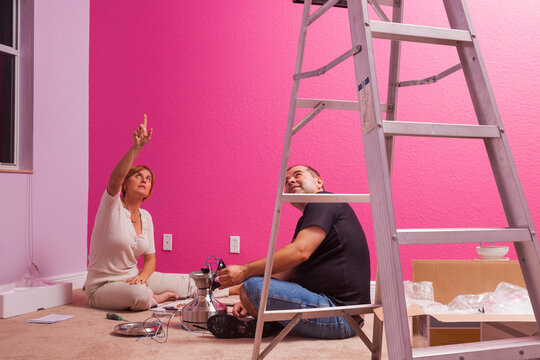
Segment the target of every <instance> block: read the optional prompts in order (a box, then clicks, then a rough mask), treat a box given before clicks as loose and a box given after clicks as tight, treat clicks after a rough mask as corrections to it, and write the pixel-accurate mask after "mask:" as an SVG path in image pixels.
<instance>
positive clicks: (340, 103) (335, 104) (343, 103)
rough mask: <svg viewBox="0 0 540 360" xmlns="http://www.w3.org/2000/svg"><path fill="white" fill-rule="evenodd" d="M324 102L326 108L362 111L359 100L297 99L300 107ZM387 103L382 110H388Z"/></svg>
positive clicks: (311, 106)
mask: <svg viewBox="0 0 540 360" xmlns="http://www.w3.org/2000/svg"><path fill="white" fill-rule="evenodd" d="M321 102H322V103H324V107H325V108H326V109H334V110H352V111H360V105H359V104H358V101H349V100H328V99H301V98H299V99H296V107H298V108H314V107H315V106H317V105H318V104H319V103H321ZM386 109H387V106H386V104H381V112H386Z"/></svg>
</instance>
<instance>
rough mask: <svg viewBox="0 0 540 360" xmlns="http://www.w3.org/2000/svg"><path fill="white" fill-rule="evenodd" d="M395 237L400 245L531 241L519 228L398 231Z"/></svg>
mask: <svg viewBox="0 0 540 360" xmlns="http://www.w3.org/2000/svg"><path fill="white" fill-rule="evenodd" d="M397 235H398V236H397V238H398V242H399V244H400V245H412V244H459V243H480V242H493V243H495V242H521V241H531V240H532V237H531V233H530V232H529V229H521V228H463V229H398V230H397Z"/></svg>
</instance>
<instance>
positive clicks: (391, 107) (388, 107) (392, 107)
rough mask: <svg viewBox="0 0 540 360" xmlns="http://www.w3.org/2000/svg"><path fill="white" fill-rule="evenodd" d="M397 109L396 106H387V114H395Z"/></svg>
mask: <svg viewBox="0 0 540 360" xmlns="http://www.w3.org/2000/svg"><path fill="white" fill-rule="evenodd" d="M395 108H396V107H395V105H394V104H386V113H387V114H393V113H394V109H395Z"/></svg>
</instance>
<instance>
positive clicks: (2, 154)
mask: <svg viewBox="0 0 540 360" xmlns="http://www.w3.org/2000/svg"><path fill="white" fill-rule="evenodd" d="M33 28H34V26H33V1H28V0H24V1H22V2H21V3H20V0H0V171H10V170H13V171H27V170H31V169H32V156H31V155H32V108H33V106H32V105H33V96H32V92H33V85H32V84H33V81H32V74H33V36H32V34H33ZM21 29H24V30H23V31H21Z"/></svg>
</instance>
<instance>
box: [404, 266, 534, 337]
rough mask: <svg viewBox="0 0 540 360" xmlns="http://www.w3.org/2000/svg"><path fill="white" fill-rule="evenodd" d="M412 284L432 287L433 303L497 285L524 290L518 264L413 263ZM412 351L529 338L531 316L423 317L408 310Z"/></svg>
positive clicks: (532, 327) (422, 314) (487, 290)
mask: <svg viewBox="0 0 540 360" xmlns="http://www.w3.org/2000/svg"><path fill="white" fill-rule="evenodd" d="M412 268H413V281H414V282H420V281H430V282H432V283H433V290H434V298H435V301H436V302H439V303H442V304H448V303H449V302H450V301H452V300H453V299H454V298H455V297H456V296H458V295H463V294H480V293H483V292H492V291H495V289H496V288H497V285H498V284H499V283H500V282H503V281H504V282H508V283H511V284H514V285H517V286H520V287H525V281H524V280H523V275H522V273H521V268H520V266H519V262H518V261H515V260H514V261H509V260H413V261H412ZM409 312H410V314H409V315H411V316H412V317H413V318H412V327H413V332H412V342H413V347H426V346H437V345H450V344H459V343H466V342H477V341H484V340H495V339H504V338H509V337H516V336H529V335H532V334H534V333H536V332H537V331H538V328H537V325H536V319H535V317H534V315H508V314H500V315H499V314H497V315H495V314H424V313H422V311H421V310H419V308H412V309H411V308H410V309H409Z"/></svg>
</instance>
